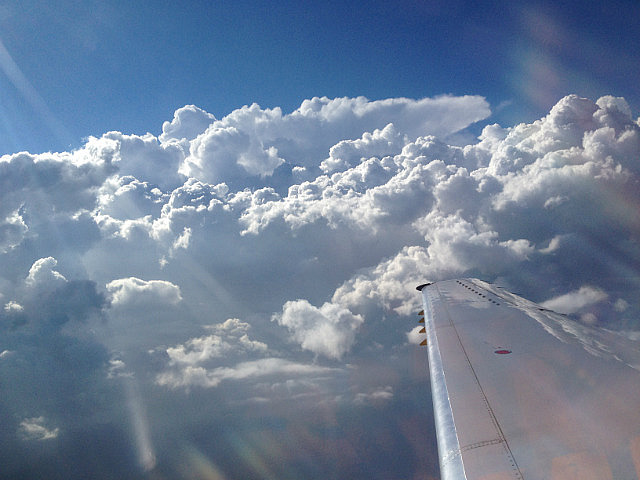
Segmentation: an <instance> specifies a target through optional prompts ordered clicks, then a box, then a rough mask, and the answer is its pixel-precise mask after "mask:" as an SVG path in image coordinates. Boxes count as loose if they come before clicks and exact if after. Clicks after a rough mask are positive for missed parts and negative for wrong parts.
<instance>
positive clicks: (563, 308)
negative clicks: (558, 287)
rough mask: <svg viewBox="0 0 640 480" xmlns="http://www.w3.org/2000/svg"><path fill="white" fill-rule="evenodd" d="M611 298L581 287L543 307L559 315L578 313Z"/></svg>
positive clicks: (599, 291) (592, 288)
mask: <svg viewBox="0 0 640 480" xmlns="http://www.w3.org/2000/svg"><path fill="white" fill-rule="evenodd" d="M608 297H609V295H607V293H606V292H604V291H603V290H601V289H599V288H594V287H591V286H584V287H580V289H579V290H575V291H573V292H569V293H565V294H564V295H560V296H559V297H554V298H551V299H549V300H547V301H545V302H542V303H541V305H542V306H543V307H545V308H549V309H551V310H555V311H556V312H559V313H576V312H578V311H580V310H582V309H583V308H585V307H588V306H590V305H593V304H596V303H600V302H602V301H604V300H606V299H607V298H608Z"/></svg>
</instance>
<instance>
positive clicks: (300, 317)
mask: <svg viewBox="0 0 640 480" xmlns="http://www.w3.org/2000/svg"><path fill="white" fill-rule="evenodd" d="M273 320H274V321H276V322H277V323H278V324H279V325H283V326H285V327H287V328H288V329H289V331H290V332H291V335H292V338H293V340H295V341H296V342H298V343H299V344H300V346H301V347H302V348H304V349H305V350H310V351H312V352H314V353H317V354H321V355H325V356H326V357H329V358H335V359H340V358H341V357H342V356H343V355H344V354H345V353H346V352H347V351H348V350H349V349H350V348H351V345H353V342H354V341H355V335H356V331H357V329H358V327H359V326H360V325H361V324H362V322H363V321H364V319H363V318H362V317H361V316H360V315H354V314H353V313H351V312H350V311H349V310H348V309H346V308H344V307H341V306H339V305H335V304H332V303H325V304H324V305H322V306H321V307H320V308H317V307H314V306H313V305H311V304H310V303H309V302H308V301H306V300H295V301H289V302H287V303H285V304H284V306H283V307H282V313H281V314H278V315H275V316H274V317H273Z"/></svg>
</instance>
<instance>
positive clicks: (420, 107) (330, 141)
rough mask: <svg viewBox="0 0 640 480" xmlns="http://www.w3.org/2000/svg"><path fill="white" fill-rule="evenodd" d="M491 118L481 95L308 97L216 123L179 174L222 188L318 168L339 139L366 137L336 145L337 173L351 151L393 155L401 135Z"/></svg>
mask: <svg viewBox="0 0 640 480" xmlns="http://www.w3.org/2000/svg"><path fill="white" fill-rule="evenodd" d="M489 113H490V112H489V108H488V105H487V102H486V101H485V100H484V99H483V98H481V97H477V96H476V97H472V96H465V97H451V96H442V97H438V98H424V99H421V100H410V99H406V98H397V99H388V100H378V101H369V100H367V99H366V98H364V97H358V98H336V99H333V100H330V99H328V98H326V97H322V98H317V97H316V98H313V99H311V100H305V101H304V102H302V104H301V105H300V108H298V109H297V110H295V111H294V112H292V113H290V114H283V113H282V111H281V109H279V108H275V109H264V110H263V109H261V108H260V107H259V106H258V105H256V104H253V105H251V106H245V107H243V108H241V109H238V110H235V111H233V112H231V113H230V114H229V115H227V116H226V117H224V118H223V119H221V120H217V121H214V122H213V123H211V125H210V126H209V127H208V129H207V130H206V131H205V132H203V133H202V134H201V135H199V136H198V137H197V138H195V139H194V140H193V141H192V142H191V147H190V153H189V156H188V157H187V158H186V159H185V162H184V164H183V165H182V167H181V172H182V173H184V174H185V175H187V176H190V177H195V178H197V179H199V180H201V181H206V182H209V183H220V182H222V181H225V182H228V181H238V178H240V177H242V176H247V175H250V176H270V175H272V174H273V172H274V170H275V169H276V168H277V167H278V166H279V165H281V164H282V163H284V162H288V163H289V164H291V165H293V166H303V167H318V166H320V163H321V162H322V161H323V160H324V159H325V158H326V153H327V152H328V151H329V149H330V148H331V147H332V146H334V145H335V144H337V143H338V142H340V141H341V140H350V139H357V138H360V137H362V139H361V140H360V141H358V140H356V141H355V142H353V143H352V144H351V147H349V144H342V145H338V146H336V147H335V148H336V150H334V151H333V154H331V156H330V160H329V161H328V163H325V169H327V170H332V169H334V167H336V166H337V165H338V164H342V163H345V162H346V163H345V164H350V162H351V160H352V159H351V158H340V157H341V156H349V155H345V154H346V151H347V150H356V151H357V150H358V149H360V150H362V152H363V153H364V152H366V151H367V150H368V151H370V152H371V153H373V152H374V150H376V152H375V153H376V154H379V151H380V148H382V149H383V150H386V151H388V150H389V149H390V148H391V149H394V148H395V147H396V145H395V144H396V143H398V139H397V138H394V137H397V135H400V134H406V135H408V136H409V137H410V138H411V137H412V138H415V137H417V136H419V135H425V134H436V135H442V136H446V135H448V134H452V133H454V132H456V131H458V130H461V129H463V128H465V127H466V126H468V125H469V124H471V123H473V122H476V121H478V120H481V119H483V118H485V117H486V116H488V115H489ZM389 123H393V127H390V126H388V124H389ZM376 129H378V131H376ZM380 129H384V130H382V131H380ZM396 130H397V132H398V133H396ZM365 132H373V133H372V134H371V135H368V134H365ZM363 134H364V135H363ZM372 142H373V144H374V145H372V146H371V147H369V148H367V147H366V144H370V143H372ZM389 142H391V143H392V144H394V145H390V144H389ZM373 146H377V147H378V148H377V149H374V148H373ZM351 156H352V155H351ZM331 159H333V160H331Z"/></svg>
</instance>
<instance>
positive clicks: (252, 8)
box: [0, 1, 640, 480]
mask: <svg viewBox="0 0 640 480" xmlns="http://www.w3.org/2000/svg"><path fill="white" fill-rule="evenodd" d="M639 10H640V6H638V4H637V3H636V2H624V1H620V2H614V4H611V3H609V4H607V5H604V4H602V5H601V4H600V3H596V2H568V3H563V4H562V5H558V4H557V2H553V3H551V2H549V3H546V2H513V1H512V2H495V3H493V4H491V6H487V5H481V4H479V3H477V2H464V1H453V2H451V1H449V2H446V3H445V2H408V1H407V2H398V3H395V4H389V3H388V2H366V3H364V2H363V3H345V2H322V3H319V2H318V3H314V2H305V3H304V4H301V3H299V2H298V3H294V2H290V3H289V2H269V3H260V2H252V1H245V2H243V1H238V2H190V4H189V7H184V6H183V5H180V4H176V3H175V2H155V4H154V5H153V7H150V6H149V3H148V2H109V1H107V2H104V1H103V2H57V3H56V5H55V6H54V5H53V4H51V3H49V2H29V1H25V2H19V3H18V2H3V3H0V185H1V187H0V307H1V308H0V329H1V334H0V389H1V391H2V394H1V395H0V419H1V421H2V428H0V446H1V448H0V465H2V470H1V471H0V478H54V479H55V478H65V479H73V478H88V477H91V478H123V479H147V478H148V479H173V478H186V479H208V480H210V479H235V478H243V479H252V478H255V479H270V478H271V479H283V478H308V479H314V478H323V479H324V478H352V479H359V478H367V479H370V478H380V479H391V478H404V479H406V478H428V479H437V478H438V475H439V474H438V466H437V463H438V461H437V450H436V446H435V435H434V431H433V415H432V409H431V397H430V387H429V380H428V371H427V358H426V349H424V348H421V347H419V346H418V343H419V342H420V341H421V340H422V338H421V336H420V334H418V328H419V327H417V323H416V322H417V318H418V317H417V315H416V312H417V311H418V310H420V308H421V306H420V296H419V294H418V293H417V292H416V291H415V287H416V285H418V284H422V283H425V282H427V281H436V280H441V279H449V278H456V277H477V278H481V279H483V280H486V281H489V282H494V283H497V284H499V285H502V286H504V287H506V288H509V289H510V290H511V291H513V292H515V293H518V294H520V295H523V296H525V297H527V298H529V299H531V300H533V301H537V302H540V303H542V304H543V305H545V306H546V307H547V308H552V309H554V310H557V311H560V312H563V313H567V314H570V315H572V316H573V317H574V318H576V319H577V320H578V321H581V322H584V323H587V324H589V325H600V326H604V327H607V328H610V329H614V330H618V331H620V332H622V333H624V334H627V335H628V336H631V337H634V336H637V331H638V330H639V329H640V325H639V322H638V313H639V311H640V303H639V301H638V295H637V291H638V287H639V284H640V246H639V244H638V238H639V237H638V235H639V233H640V222H639V220H638V208H639V207H640V188H639V182H640V167H639V164H638V159H639V158H640V126H639V123H638V112H639V111H640V92H639V90H638V88H639V87H638V83H637V78H639V75H638V74H639V73H640V72H639V69H640V67H639V65H640V62H638V59H639V57H638V51H637V50H638V48H639V47H638V42H637V41H636V40H637V38H638V33H639V32H638V30H639V28H640V27H638V25H637V21H635V19H636V18H638V13H640V12H639Z"/></svg>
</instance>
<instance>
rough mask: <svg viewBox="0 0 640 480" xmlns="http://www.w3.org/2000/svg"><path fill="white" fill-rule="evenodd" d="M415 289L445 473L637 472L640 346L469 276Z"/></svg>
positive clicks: (581, 475)
mask: <svg viewBox="0 0 640 480" xmlns="http://www.w3.org/2000/svg"><path fill="white" fill-rule="evenodd" d="M419 289H420V290H421V292H422V298H423V303H424V312H425V323H426V325H425V326H426V334H427V346H428V350H429V369H430V373H431V387H432V397H433V407H434V413H435V420H436V436H437V439H438V453H439V456H440V469H441V475H442V478H443V480H454V479H455V480H460V479H469V480H471V479H479V480H507V479H524V480H531V479H550V480H573V479H581V480H591V479H593V480H596V479H597V480H603V479H611V480H612V479H638V478H640V353H639V348H638V347H639V346H640V344H639V342H634V341H632V340H630V339H628V338H625V337H623V336H622V335H620V334H617V333H614V332H610V331H606V330H602V329H596V328H592V327H588V326H586V325H583V324H580V323H577V322H574V321H572V320H570V319H568V318H567V317H565V316H563V315H560V314H557V313H555V312H551V311H549V310H546V309H544V308H542V307H540V306H539V305H537V304H534V303H532V302H529V301H527V300H525V299H523V298H521V297H518V296H516V295H513V294H510V293H508V292H506V291H505V290H502V289H499V288H496V287H495V286H492V285H490V284H487V283H485V282H482V281H480V280H476V279H461V280H450V281H444V282H437V283H433V284H427V285H423V286H421V287H419Z"/></svg>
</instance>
